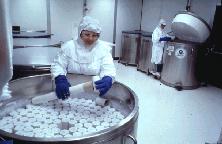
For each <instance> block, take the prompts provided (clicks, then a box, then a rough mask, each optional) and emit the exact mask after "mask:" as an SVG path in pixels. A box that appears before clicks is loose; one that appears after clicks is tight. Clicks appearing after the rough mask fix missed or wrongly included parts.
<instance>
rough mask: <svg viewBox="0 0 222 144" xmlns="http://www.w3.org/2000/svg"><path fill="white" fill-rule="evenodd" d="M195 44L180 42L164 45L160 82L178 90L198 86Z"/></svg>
mask: <svg viewBox="0 0 222 144" xmlns="http://www.w3.org/2000/svg"><path fill="white" fill-rule="evenodd" d="M198 46H199V45H198V44H197V43H191V42H187V41H182V40H175V41H174V42H168V43H166V45H165V47H164V57H163V70H162V73H161V82H162V83H164V84H166V85H168V86H172V87H175V88H178V89H194V88H197V87H198V86H199V82H198V80H197V77H196V56H197V50H198Z"/></svg>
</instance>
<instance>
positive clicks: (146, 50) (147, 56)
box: [137, 32, 152, 73]
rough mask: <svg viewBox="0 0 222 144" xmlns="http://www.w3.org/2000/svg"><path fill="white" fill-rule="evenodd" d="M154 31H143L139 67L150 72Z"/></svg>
mask: <svg viewBox="0 0 222 144" xmlns="http://www.w3.org/2000/svg"><path fill="white" fill-rule="evenodd" d="M151 55H152V33H150V32H143V33H142V37H141V49H140V53H139V59H138V65H137V69H138V70H140V71H142V72H145V73H148V72H149V68H150V67H151Z"/></svg>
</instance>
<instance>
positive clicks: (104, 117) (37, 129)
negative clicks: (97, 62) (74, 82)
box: [0, 98, 125, 138]
mask: <svg viewBox="0 0 222 144" xmlns="http://www.w3.org/2000/svg"><path fill="white" fill-rule="evenodd" d="M124 118H125V117H124V115H122V114H121V113H120V112H119V111H117V110H116V109H115V108H113V107H111V106H105V107H101V106H97V105H96V103H95V101H92V100H89V99H83V98H73V99H71V98H70V99H68V100H66V101H57V100H56V101H51V102H48V103H46V104H42V105H32V104H29V105H26V107H25V108H19V109H17V110H15V111H12V112H11V113H9V115H7V116H5V117H3V118H2V119H1V120H0V129H1V130H3V131H6V132H9V133H15V134H17V135H21V136H27V137H37V138H54V137H61V138H63V137H79V136H83V135H86V134H91V133H94V132H98V131H101V130H104V129H107V128H109V127H112V126H114V125H116V124H118V123H119V122H120V121H121V120H123V119H124Z"/></svg>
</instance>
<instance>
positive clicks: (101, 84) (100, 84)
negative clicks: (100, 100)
mask: <svg viewBox="0 0 222 144" xmlns="http://www.w3.org/2000/svg"><path fill="white" fill-rule="evenodd" d="M95 84H96V89H97V90H99V93H100V94H99V95H100V96H103V95H105V94H106V92H107V91H108V90H109V89H110V88H111V87H112V78H111V77H110V76H104V77H103V78H102V79H101V80H98V81H96V82H95Z"/></svg>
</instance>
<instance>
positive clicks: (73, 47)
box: [51, 38, 116, 80]
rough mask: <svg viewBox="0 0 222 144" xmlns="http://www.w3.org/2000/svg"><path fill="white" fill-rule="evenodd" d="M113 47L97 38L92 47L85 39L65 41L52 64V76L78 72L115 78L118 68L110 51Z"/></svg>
mask: <svg viewBox="0 0 222 144" xmlns="http://www.w3.org/2000/svg"><path fill="white" fill-rule="evenodd" d="M110 51H111V47H110V46H108V45H107V44H105V43H104V42H102V41H100V40H97V41H96V42H95V43H94V44H93V45H92V46H90V48H89V47H88V48H86V47H85V46H84V44H83V41H82V40H81V39H80V38H79V39H77V40H70V41H68V42H66V43H64V44H63V45H62V47H61V51H60V52H59V53H58V55H57V57H56V58H55V59H54V62H53V64H52V65H51V73H52V77H53V78H55V77H56V76H58V75H66V74H67V73H77V74H85V75H99V76H100V78H102V77H103V76H111V77H112V78H113V80H114V78H115V75H116V69H115V66H114V63H113V58H112V55H111V53H110Z"/></svg>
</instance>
